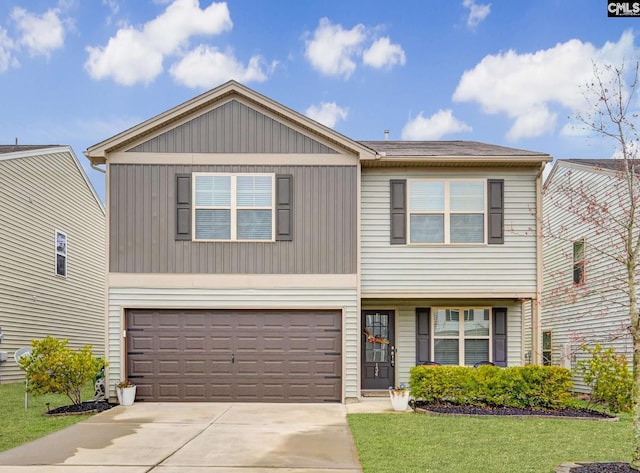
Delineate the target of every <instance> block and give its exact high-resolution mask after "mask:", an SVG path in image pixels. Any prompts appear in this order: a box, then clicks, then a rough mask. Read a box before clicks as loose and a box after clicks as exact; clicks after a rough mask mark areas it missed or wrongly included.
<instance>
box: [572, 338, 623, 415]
mask: <svg viewBox="0 0 640 473" xmlns="http://www.w3.org/2000/svg"><path fill="white" fill-rule="evenodd" d="M582 351H583V352H585V353H587V354H589V355H590V358H588V359H586V360H580V361H579V362H578V363H577V365H576V372H578V373H579V374H581V375H582V378H583V379H584V382H585V383H586V384H587V386H589V387H590V388H591V399H592V400H593V401H594V402H596V403H598V404H602V405H604V406H606V407H607V408H608V409H609V410H610V411H612V412H620V411H625V412H629V411H631V408H632V405H633V403H632V392H633V378H632V376H631V371H630V370H629V363H628V362H627V357H626V356H624V355H618V354H617V353H616V352H615V350H614V349H613V348H612V347H610V348H607V349H606V350H605V349H604V348H602V346H601V345H600V344H599V343H596V345H595V346H594V347H593V348H589V347H587V346H586V345H583V346H582Z"/></svg>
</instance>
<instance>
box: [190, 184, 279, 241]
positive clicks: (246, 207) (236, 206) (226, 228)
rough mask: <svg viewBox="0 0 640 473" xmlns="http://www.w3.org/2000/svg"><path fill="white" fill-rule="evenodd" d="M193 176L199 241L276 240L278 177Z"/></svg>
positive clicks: (197, 237) (195, 232)
mask: <svg viewBox="0 0 640 473" xmlns="http://www.w3.org/2000/svg"><path fill="white" fill-rule="evenodd" d="M193 176H194V180H195V185H194V186H193V202H194V210H195V219H194V234H195V239H196V240H214V241H215V240H217V241H273V239H274V236H273V235H274V217H273V209H274V178H275V175H274V174H224V173H194V175H193Z"/></svg>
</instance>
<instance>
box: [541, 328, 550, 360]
mask: <svg viewBox="0 0 640 473" xmlns="http://www.w3.org/2000/svg"><path fill="white" fill-rule="evenodd" d="M542 364H543V366H551V331H549V330H547V331H545V332H542Z"/></svg>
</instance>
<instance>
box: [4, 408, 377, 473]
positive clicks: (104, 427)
mask: <svg viewBox="0 0 640 473" xmlns="http://www.w3.org/2000/svg"><path fill="white" fill-rule="evenodd" d="M359 404H362V403H359ZM356 406H357V407H356ZM373 406H374V405H373V404H370V405H369V406H368V407H369V408H371V407H373ZM384 406H385V409H386V406H388V401H386V402H385V404H384ZM364 407H365V406H358V405H354V409H353V411H354V412H355V411H359V412H362V411H369V410H370V409H363V408H364ZM376 410H377V409H376V408H374V409H372V411H376ZM381 410H382V409H381ZM346 413H347V406H345V405H341V404H245V403H136V404H134V405H133V406H129V407H121V406H119V407H116V408H113V409H111V410H109V411H105V412H103V413H101V414H97V415H95V416H94V417H92V418H90V419H88V420H86V421H83V422H80V423H78V424H75V425H73V426H71V427H69V428H67V429H64V430H62V431H59V432H56V433H54V434H51V435H48V436H46V437H43V438H41V439H38V440H35V441H33V442H30V443H28V444H25V445H22V446H20V447H17V448H14V449H12V450H8V451H6V452H2V453H0V471H2V472H3V473H45V472H48V473H49V472H51V473H61V472H70V473H76V472H77V473H79V472H83V473H84V472H87V471H90V472H92V473H114V472H119V473H144V472H155V473H189V472H198V473H203V472H205V471H207V472H212V473H221V472H228V473H233V472H236V471H237V472H238V473H240V472H242V473H266V472H270V471H278V472H279V473H303V472H304V473H356V472H362V469H361V468H360V463H359V461H358V458H357V455H356V451H355V448H354V445H353V440H352V438H351V433H350V431H349V428H348V426H347V423H346Z"/></svg>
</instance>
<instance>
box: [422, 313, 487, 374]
mask: <svg viewBox="0 0 640 473" xmlns="http://www.w3.org/2000/svg"><path fill="white" fill-rule="evenodd" d="M432 320H433V322H432V323H433V332H432V333H433V358H432V359H433V360H434V361H435V362H436V363H440V364H441V365H474V364H475V363H478V362H481V361H492V360H491V353H490V350H489V347H490V345H491V344H490V339H491V310H490V309H489V308H462V307H461V308H436V309H434V310H433V317H432Z"/></svg>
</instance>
